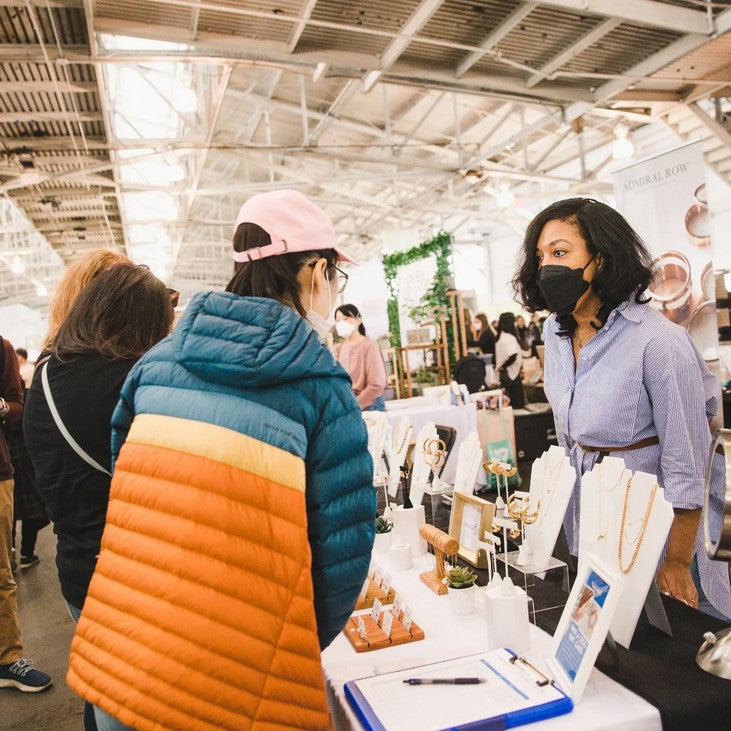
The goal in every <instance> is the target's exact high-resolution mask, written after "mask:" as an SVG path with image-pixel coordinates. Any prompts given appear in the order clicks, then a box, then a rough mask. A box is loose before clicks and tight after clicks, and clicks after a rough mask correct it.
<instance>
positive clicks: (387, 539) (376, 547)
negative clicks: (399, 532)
mask: <svg viewBox="0 0 731 731" xmlns="http://www.w3.org/2000/svg"><path fill="white" fill-rule="evenodd" d="M392 538H393V531H392V530H390V531H388V533H376V540H375V542H374V543H373V553H388V549H389V548H391V539H392Z"/></svg>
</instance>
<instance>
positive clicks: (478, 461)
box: [454, 432, 483, 495]
mask: <svg viewBox="0 0 731 731" xmlns="http://www.w3.org/2000/svg"><path fill="white" fill-rule="evenodd" d="M482 460H483V455H482V445H481V444H480V438H479V437H478V436H477V433H476V432H470V434H469V435H468V436H467V438H466V439H465V440H464V441H463V442H462V444H460V446H459V451H458V452H457V473H456V474H455V476H454V491H455V492H461V493H464V494H465V495H472V494H473V493H474V490H475V483H476V482H477V473H478V472H479V470H480V466H481V465H482Z"/></svg>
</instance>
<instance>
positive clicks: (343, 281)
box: [307, 259, 348, 294]
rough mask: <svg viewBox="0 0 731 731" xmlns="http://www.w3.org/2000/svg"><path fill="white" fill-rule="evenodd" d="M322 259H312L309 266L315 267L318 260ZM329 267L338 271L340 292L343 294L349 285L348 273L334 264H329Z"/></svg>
mask: <svg viewBox="0 0 731 731" xmlns="http://www.w3.org/2000/svg"><path fill="white" fill-rule="evenodd" d="M318 261H320V260H319V259H316V260H315V261H311V262H310V263H309V264H307V266H310V267H314V266H315V264H317V262H318ZM328 269H334V270H335V272H336V275H335V276H336V277H337V282H338V294H342V293H343V292H345V288H346V287H347V286H348V275H347V274H346V273H345V272H344V271H343V270H342V269H339V268H338V267H336V266H335V264H333V265H332V266H329V267H328Z"/></svg>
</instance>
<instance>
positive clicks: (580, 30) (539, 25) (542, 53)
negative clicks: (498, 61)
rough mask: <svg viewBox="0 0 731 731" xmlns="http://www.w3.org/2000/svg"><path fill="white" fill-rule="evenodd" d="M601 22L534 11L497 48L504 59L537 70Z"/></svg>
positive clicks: (544, 10)
mask: <svg viewBox="0 0 731 731" xmlns="http://www.w3.org/2000/svg"><path fill="white" fill-rule="evenodd" d="M601 22H602V21H601V18H598V17H596V16H593V15H580V14H578V13H570V12H567V11H562V10H559V11H556V10H551V9H548V8H541V7H539V8H537V9H536V10H534V11H533V12H532V13H531V14H530V15H529V16H528V17H527V18H526V19H525V20H523V21H522V22H521V23H520V24H519V25H518V26H517V27H516V28H514V29H513V30H512V31H511V32H510V33H509V34H508V35H507V37H506V38H504V39H503V40H502V41H501V42H500V43H499V44H498V45H497V46H496V47H495V50H496V51H499V52H500V53H502V54H503V56H505V57H506V58H509V59H511V60H512V61H518V62H520V63H524V64H526V65H528V66H530V67H532V68H535V69H538V68H541V67H542V66H545V64H547V63H548V62H549V61H550V60H551V59H552V58H555V57H556V56H557V55H558V54H559V53H561V52H562V51H564V50H565V49H566V48H567V47H568V46H570V45H571V44H572V43H575V42H576V41H578V40H579V39H580V38H582V37H583V36H585V35H586V34H587V33H588V32H589V31H591V30H592V29H593V28H595V27H596V26H597V25H599V23H601Z"/></svg>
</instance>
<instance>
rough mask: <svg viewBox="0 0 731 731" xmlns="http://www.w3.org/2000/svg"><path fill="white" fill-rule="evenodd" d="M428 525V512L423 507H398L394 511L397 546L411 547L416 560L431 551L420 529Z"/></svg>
mask: <svg viewBox="0 0 731 731" xmlns="http://www.w3.org/2000/svg"><path fill="white" fill-rule="evenodd" d="M425 523H426V512H425V510H424V506H423V505H416V506H414V507H413V508H405V507H404V506H403V505H397V506H396V507H395V508H394V509H393V529H394V532H395V533H396V545H401V546H404V545H406V546H410V547H411V556H412V558H414V559H416V558H419V556H423V555H424V554H425V553H426V552H427V550H428V549H429V545H428V544H427V542H426V540H425V539H424V538H422V536H421V534H420V533H419V529H420V528H421V526H422V525H424V524H425Z"/></svg>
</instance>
